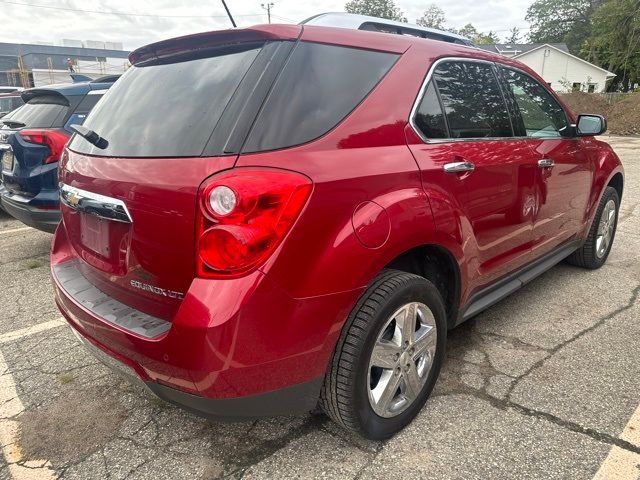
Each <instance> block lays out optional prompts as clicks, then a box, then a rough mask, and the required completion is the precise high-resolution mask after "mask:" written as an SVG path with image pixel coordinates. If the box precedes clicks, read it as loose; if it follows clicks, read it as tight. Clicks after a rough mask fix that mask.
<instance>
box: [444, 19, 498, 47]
mask: <svg viewBox="0 0 640 480" xmlns="http://www.w3.org/2000/svg"><path fill="white" fill-rule="evenodd" d="M454 32H455V33H457V34H458V35H462V36H463V37H467V38H468V39H469V40H471V41H472V42H473V43H475V44H476V45H489V44H492V43H498V42H500V39H499V38H498V36H497V35H496V34H495V33H493V32H489V33H483V32H479V31H478V29H477V28H476V27H474V26H473V25H472V24H471V23H467V24H466V25H465V26H464V27H462V28H461V29H460V30H454Z"/></svg>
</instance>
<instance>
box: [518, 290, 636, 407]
mask: <svg viewBox="0 0 640 480" xmlns="http://www.w3.org/2000/svg"><path fill="white" fill-rule="evenodd" d="M639 295H640V284H637V285H636V286H635V288H634V289H633V291H632V292H631V298H630V299H629V301H628V302H627V304H626V305H623V306H622V307H619V308H617V309H615V310H613V311H612V312H609V313H608V314H606V315H604V316H602V317H600V318H599V319H598V321H597V322H596V323H594V324H593V325H591V326H589V327H587V328H585V329H584V330H581V331H580V332H578V333H577V334H575V335H574V336H572V337H571V338H569V339H567V340H565V341H564V342H561V343H559V344H558V345H556V346H555V347H553V348H551V349H549V350H548V352H549V353H550V355H549V356H548V357H545V358H543V359H541V360H538V361H537V362H535V363H534V364H533V365H532V366H531V367H529V369H528V370H527V371H526V372H525V373H523V374H522V375H520V376H518V377H517V378H516V380H515V382H513V384H512V385H511V387H510V388H509V390H508V392H507V398H508V399H509V400H510V399H511V394H512V393H513V390H514V389H515V387H516V386H517V385H518V384H519V383H520V381H521V380H522V379H523V378H525V377H527V376H528V375H529V374H530V373H532V372H533V371H534V370H536V369H538V368H540V367H542V366H543V365H544V364H545V362H547V361H548V360H549V359H550V358H553V356H554V355H555V354H556V353H557V352H558V351H559V350H561V349H562V348H564V347H565V346H567V345H568V344H570V343H573V342H575V341H576V340H579V339H580V338H582V337H583V336H585V335H587V334H588V333H591V332H592V331H594V330H595V329H596V328H598V327H600V326H601V325H603V324H604V323H605V322H606V321H607V320H610V319H612V318H613V317H615V316H617V315H618V314H620V313H622V312H624V311H626V310H629V309H630V308H631V307H633V305H634V304H635V303H636V301H637V300H638V296H639Z"/></svg>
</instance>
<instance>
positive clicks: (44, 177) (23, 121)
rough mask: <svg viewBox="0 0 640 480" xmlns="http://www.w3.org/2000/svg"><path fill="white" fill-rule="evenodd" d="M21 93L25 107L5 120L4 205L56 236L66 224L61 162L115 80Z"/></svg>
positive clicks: (0, 133)
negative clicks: (77, 127) (62, 209)
mask: <svg viewBox="0 0 640 480" xmlns="http://www.w3.org/2000/svg"><path fill="white" fill-rule="evenodd" d="M106 80H107V81H103V80H101V79H98V80H95V81H91V82H79V83H73V84H64V85H51V86H48V87H42V88H32V89H29V90H24V91H22V92H21V97H22V100H23V101H24V102H25V104H24V105H23V106H21V107H19V108H18V109H17V110H14V111H13V112H11V113H10V114H8V115H6V116H5V117H4V118H2V119H0V124H2V127H0V155H1V157H2V184H1V185H0V202H1V203H2V207H3V208H4V210H6V211H7V212H8V213H9V214H10V215H12V216H13V217H15V218H17V219H18V220H20V221H21V222H23V223H25V224H26V225H29V226H32V227H34V228H38V229H40V230H44V231H45V232H53V231H54V230H55V229H56V226H57V225H58V222H59V221H60V202H59V196H58V160H59V159H60V154H61V153H62V149H63V148H64V145H65V144H66V143H67V141H68V140H69V137H70V136H71V134H72V133H73V130H71V128H70V126H71V125H73V124H82V122H83V121H84V119H85V117H86V116H87V114H88V113H89V112H90V111H91V109H92V108H93V106H94V105H95V104H96V103H97V102H98V100H99V99H100V98H102V95H104V92H106V91H107V89H108V88H109V87H110V86H111V85H112V84H113V81H114V79H113V78H111V77H109V78H107V79H106Z"/></svg>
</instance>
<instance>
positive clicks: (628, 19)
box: [581, 0, 640, 91]
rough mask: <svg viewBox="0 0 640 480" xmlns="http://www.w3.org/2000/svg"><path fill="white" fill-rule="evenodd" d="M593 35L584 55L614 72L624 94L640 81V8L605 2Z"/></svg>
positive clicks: (621, 0) (632, 0) (626, 0)
mask: <svg viewBox="0 0 640 480" xmlns="http://www.w3.org/2000/svg"><path fill="white" fill-rule="evenodd" d="M591 20H592V35H591V37H590V38H589V39H588V40H587V41H586V42H585V44H584V45H583V50H582V52H581V54H582V55H583V56H586V57H591V58H592V59H593V60H592V61H594V62H596V63H597V64H599V65H600V66H602V67H603V68H606V69H607V70H609V71H612V72H614V73H615V74H616V75H617V76H616V78H615V80H614V81H615V82H616V83H617V84H618V85H620V86H621V87H622V90H623V91H628V90H629V88H630V87H631V86H632V85H633V84H635V83H637V82H638V81H640V5H639V4H638V1H637V0H606V1H605V2H604V3H603V4H602V5H601V6H600V7H599V8H598V9H597V10H596V11H595V13H594V14H593V17H592V19H591Z"/></svg>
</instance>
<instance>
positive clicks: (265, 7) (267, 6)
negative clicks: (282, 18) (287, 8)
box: [260, 2, 274, 23]
mask: <svg viewBox="0 0 640 480" xmlns="http://www.w3.org/2000/svg"><path fill="white" fill-rule="evenodd" d="M273 5H274V4H273V2H271V3H261V4H260V6H261V7H262V8H264V9H265V10H266V11H267V19H268V20H269V23H271V9H272V8H273Z"/></svg>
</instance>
